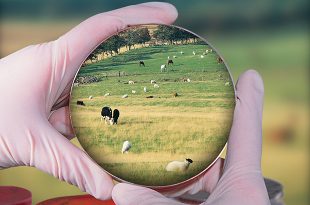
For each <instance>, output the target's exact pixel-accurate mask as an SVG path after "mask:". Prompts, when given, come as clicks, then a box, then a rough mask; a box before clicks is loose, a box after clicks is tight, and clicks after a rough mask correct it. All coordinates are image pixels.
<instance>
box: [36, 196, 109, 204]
mask: <svg viewBox="0 0 310 205" xmlns="http://www.w3.org/2000/svg"><path fill="white" fill-rule="evenodd" d="M63 204H66V205H81V204H83V205H115V203H114V202H113V201H112V200H108V201H102V200H99V199H96V198H94V197H93V196H91V195H79V196H65V197H59V198H54V199H49V200H46V201H42V202H40V203H38V204H37V205H63Z"/></svg>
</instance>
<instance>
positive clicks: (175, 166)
mask: <svg viewBox="0 0 310 205" xmlns="http://www.w3.org/2000/svg"><path fill="white" fill-rule="evenodd" d="M191 163H193V160H191V159H185V160H184V161H183V162H182V161H172V162H169V163H168V164H167V166H166V171H168V172H175V171H182V172H184V171H186V170H187V169H188V167H189V165H190V164H191Z"/></svg>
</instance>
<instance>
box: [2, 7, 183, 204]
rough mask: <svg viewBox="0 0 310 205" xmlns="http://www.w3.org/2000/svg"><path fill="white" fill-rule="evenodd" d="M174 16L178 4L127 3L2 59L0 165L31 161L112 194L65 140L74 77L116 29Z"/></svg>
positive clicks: (101, 194) (104, 178)
mask: <svg viewBox="0 0 310 205" xmlns="http://www.w3.org/2000/svg"><path fill="white" fill-rule="evenodd" d="M176 18H177V11H176V9H175V8H174V7H173V6H172V5H170V4H167V3H156V2H154V3H146V4H139V5H135V6H128V7H125V8H121V9H117V10H114V11H110V12H106V13H102V14H98V15H95V16H93V17H91V18H89V19H87V20H86V21H84V22H82V23H81V24H80V25H78V26H77V27H75V28H73V29H72V30H71V31H69V32H68V33H66V34H65V35H63V36H61V37H60V38H59V39H57V40H55V41H52V42H48V43H42V44H39V45H33V46H29V47H26V48H24V49H22V50H19V51H17V52H15V53H13V54H11V55H9V56H7V57H5V58H2V59H1V60H0V168H8V167H13V166H24V165H25V166H34V167H36V168H38V169H40V170H43V171H45V172H47V173H49V174H52V175H54V176H55V177H57V178H59V179H60V180H64V181H66V182H68V183H70V184H73V185H76V186H78V187H79V188H80V189H81V190H82V191H86V192H88V193H90V194H92V195H93V196H95V197H96V198H100V199H107V198H110V197H111V191H112V188H113V182H112V179H111V177H110V176H108V175H107V174H106V173H105V172H104V171H103V170H102V169H101V168H100V167H99V166H98V165H97V164H96V163H95V162H94V161H92V160H91V159H90V157H89V156H88V155H87V154H86V153H85V152H83V151H82V150H80V149H79V148H77V147H76V146H74V145H73V144H72V143H70V141H69V140H70V139H71V138H72V137H73V134H72V127H71V123H70V119H69V109H68V104H69V102H68V100H69V95H70V88H71V85H72V82H73V78H74V76H75V74H76V72H77V70H78V68H79V66H80V65H81V64H82V62H83V61H84V60H85V58H86V57H87V56H88V55H89V54H90V52H91V51H92V50H93V49H94V48H95V47H96V46H97V45H98V44H100V43H101V42H102V41H103V40H105V39H107V38H108V37H109V36H111V35H112V34H114V33H115V32H117V31H119V30H122V29H124V28H126V27H127V26H130V25H135V24H149V23H162V24H171V23H173V22H174V20H175V19H176ZM50 29H53V28H50ZM21 35H22V34H21Z"/></svg>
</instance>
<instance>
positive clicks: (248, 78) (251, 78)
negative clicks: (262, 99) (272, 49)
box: [236, 69, 264, 95]
mask: <svg viewBox="0 0 310 205" xmlns="http://www.w3.org/2000/svg"><path fill="white" fill-rule="evenodd" d="M249 88H251V89H253V90H254V91H256V93H258V94H261V95H263V94H264V83H263V79H262V77H261V75H260V74H259V73H258V72H257V71H256V70H254V69H249V70H247V71H245V72H244V73H242V74H241V75H240V77H239V79H238V82H237V84H236V90H237V92H240V91H243V90H247V89H249Z"/></svg>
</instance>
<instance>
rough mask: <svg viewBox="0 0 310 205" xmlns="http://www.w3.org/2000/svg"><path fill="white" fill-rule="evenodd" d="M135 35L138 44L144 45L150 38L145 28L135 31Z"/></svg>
mask: <svg viewBox="0 0 310 205" xmlns="http://www.w3.org/2000/svg"><path fill="white" fill-rule="evenodd" d="M136 32H137V34H138V37H139V38H138V39H137V43H139V44H143V45H144V44H145V43H146V42H148V41H150V40H151V36H150V33H149V30H148V29H147V28H141V29H138V30H136Z"/></svg>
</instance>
